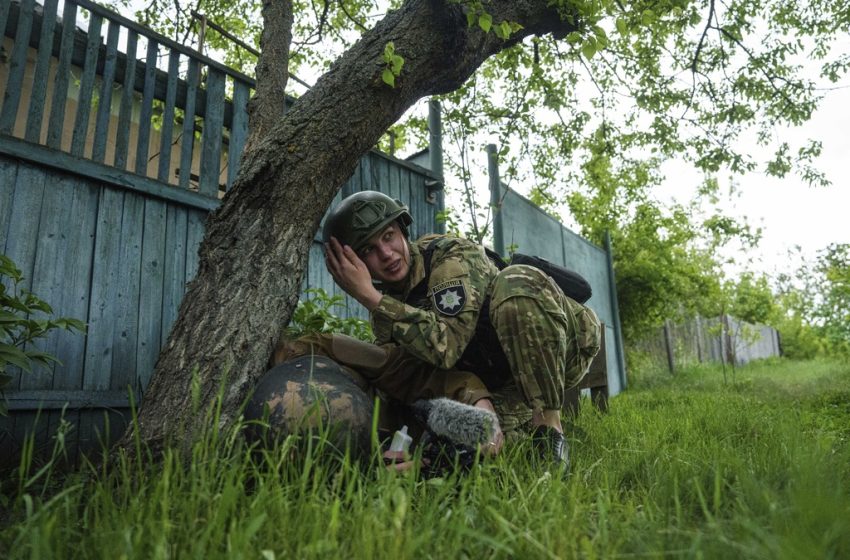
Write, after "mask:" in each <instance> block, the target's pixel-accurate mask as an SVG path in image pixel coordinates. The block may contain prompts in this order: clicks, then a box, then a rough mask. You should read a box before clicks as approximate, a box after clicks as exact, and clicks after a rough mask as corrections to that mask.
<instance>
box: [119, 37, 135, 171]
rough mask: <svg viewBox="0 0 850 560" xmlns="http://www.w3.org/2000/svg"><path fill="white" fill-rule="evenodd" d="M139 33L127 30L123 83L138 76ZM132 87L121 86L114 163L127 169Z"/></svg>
mask: <svg viewBox="0 0 850 560" xmlns="http://www.w3.org/2000/svg"><path fill="white" fill-rule="evenodd" d="M138 42H139V34H138V33H136V32H135V31H132V30H131V31H128V32H127V52H126V54H125V58H124V61H125V62H124V79H123V80H122V82H121V83H122V84H131V83H133V81H134V80H135V78H136V48H137V47H138ZM133 92H134V89H133V88H132V87H122V88H121V105H120V106H119V109H118V128H117V130H116V132H115V158H114V159H113V165H115V167H117V168H118V169H127V155H128V154H129V152H130V121H131V119H132V117H133Z"/></svg>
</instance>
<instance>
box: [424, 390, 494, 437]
mask: <svg viewBox="0 0 850 560" xmlns="http://www.w3.org/2000/svg"><path fill="white" fill-rule="evenodd" d="M412 407H413V412H414V414H416V415H417V417H418V418H419V420H420V421H421V422H423V423H424V424H425V426H426V427H427V428H428V430H429V431H430V432H432V433H433V434H434V435H436V436H439V437H441V438H444V439H446V440H448V441H450V442H452V443H454V444H457V445H461V446H466V447H470V448H472V449H475V448H476V447H477V446H478V445H484V444H487V443H489V442H490V441H491V438H492V437H493V435H494V434H495V433H496V432H497V431H498V430H499V418H498V417H497V416H496V414H495V413H494V412H492V411H490V410H485V409H483V408H476V407H474V406H470V405H468V404H463V403H459V402H457V401H453V400H451V399H447V398H438V399H431V400H418V401H416V402H414V403H413V405H412Z"/></svg>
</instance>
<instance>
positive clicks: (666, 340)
mask: <svg viewBox="0 0 850 560" xmlns="http://www.w3.org/2000/svg"><path fill="white" fill-rule="evenodd" d="M671 338H672V337H671V336H670V319H666V320H665V321H664V346H665V348H666V349H667V367H668V368H669V369H670V373H671V374H675V373H676V369H675V367H674V363H673V342H672V340H671Z"/></svg>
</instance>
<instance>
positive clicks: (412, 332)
mask: <svg viewBox="0 0 850 560" xmlns="http://www.w3.org/2000/svg"><path fill="white" fill-rule="evenodd" d="M435 239H437V241H436V243H435V246H434V251H433V254H432V258H431V275H430V277H429V278H428V283H427V286H428V289H427V291H426V292H425V297H424V299H422V300H420V301H412V302H410V303H404V302H405V301H408V299H409V297H410V295H411V291H412V290H413V289H414V288H415V287H416V286H417V285H418V284H419V283H420V282H422V281H423V280H424V279H425V264H424V259H423V255H422V253H423V251H424V250H425V249H426V248H427V247H428V246H429V245H430V243H431V242H432V241H433V240H435ZM409 245H410V257H411V265H410V273H409V274H408V275H407V278H406V279H405V281H404V282H403V283H402V285H400V286H393V287H392V289H389V288H388V289H386V290H384V297H383V298H381V302H380V304H379V305H378V307H376V308H375V309H374V310H373V311H372V315H371V319H372V329H373V331H374V333H375V336H376V338H377V342H378V343H379V344H380V343H387V342H395V343H396V344H399V345H400V346H402V347H404V348H405V349H406V350H407V351H408V352H410V353H411V354H413V355H414V356H416V357H418V358H419V359H421V360H424V361H425V362H427V363H429V364H433V365H434V366H436V367H438V368H441V369H450V368H453V367H455V365H456V364H457V362H458V360H459V359H460V358H461V356H462V355H463V353H464V351H465V350H466V348H467V346H468V345H469V343H470V341H471V340H472V338H473V337H474V335H475V331H476V327H477V326H478V319H479V316H480V313H481V311H482V307H483V306H484V304H485V302H486V301H487V299H488V296H489V295H490V290H491V287H492V284H493V279H494V278H495V277H496V275H497V274H498V272H499V270H498V268H496V266H495V265H494V264H493V263H492V262H491V261H490V259H489V258H488V257H487V255H486V253H485V252H484V248H483V247H482V246H481V245H478V244H476V243H474V242H472V241H469V240H466V239H460V238H454V237H447V236H442V235H435V234H431V235H426V236H423V237H420V238H419V239H417V240H416V241H411V242H409Z"/></svg>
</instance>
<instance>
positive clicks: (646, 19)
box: [640, 9, 655, 25]
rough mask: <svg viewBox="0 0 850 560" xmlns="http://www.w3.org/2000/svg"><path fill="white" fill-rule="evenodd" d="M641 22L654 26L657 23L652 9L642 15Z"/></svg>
mask: <svg viewBox="0 0 850 560" xmlns="http://www.w3.org/2000/svg"><path fill="white" fill-rule="evenodd" d="M640 22H641V23H642V24H644V25H652V24H653V22H655V12H653V11H652V10H650V9H646V10H644V11H643V13H642V14H641V15H640Z"/></svg>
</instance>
